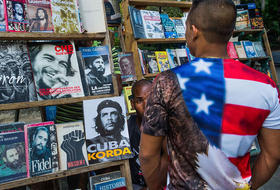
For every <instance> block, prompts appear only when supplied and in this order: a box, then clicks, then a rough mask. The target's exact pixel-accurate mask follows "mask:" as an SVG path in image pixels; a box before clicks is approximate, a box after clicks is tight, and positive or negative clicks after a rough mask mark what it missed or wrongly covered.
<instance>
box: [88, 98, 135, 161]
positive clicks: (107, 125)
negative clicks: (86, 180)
mask: <svg viewBox="0 0 280 190" xmlns="http://www.w3.org/2000/svg"><path fill="white" fill-rule="evenodd" d="M83 109H84V123H85V131H86V145H87V154H88V161H89V164H95V163H101V162H108V161H115V160H122V159H128V158H131V157H132V152H131V149H130V141H129V135H128V127H127V123H126V120H127V118H126V108H125V102H124V97H123V96H118V97H110V98H102V99H92V100H84V101H83Z"/></svg>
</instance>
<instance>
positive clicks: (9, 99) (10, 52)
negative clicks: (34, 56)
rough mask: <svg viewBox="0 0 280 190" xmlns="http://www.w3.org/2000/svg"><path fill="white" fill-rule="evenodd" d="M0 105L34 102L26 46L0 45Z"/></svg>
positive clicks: (13, 43)
mask: <svg viewBox="0 0 280 190" xmlns="http://www.w3.org/2000/svg"><path fill="white" fill-rule="evenodd" d="M0 52H1V56H0V62H1V66H0V103H14V102H31V101H35V100H36V99H37V98H36V94H35V87H34V81H33V78H32V70H31V66H30V59H29V57H28V51H27V46H26V44H25V43H21V42H1V43H0Z"/></svg>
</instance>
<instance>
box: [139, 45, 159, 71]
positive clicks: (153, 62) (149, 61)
mask: <svg viewBox="0 0 280 190" xmlns="http://www.w3.org/2000/svg"><path fill="white" fill-rule="evenodd" d="M143 54H144V57H145V60H146V65H147V67H148V72H149V73H158V72H159V69H158V65H157V59H156V55H155V52H154V51H150V50H147V51H144V52H143Z"/></svg>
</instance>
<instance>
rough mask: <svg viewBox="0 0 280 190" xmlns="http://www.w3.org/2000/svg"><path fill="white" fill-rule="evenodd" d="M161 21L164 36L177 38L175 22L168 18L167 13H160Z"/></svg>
mask: <svg viewBox="0 0 280 190" xmlns="http://www.w3.org/2000/svg"><path fill="white" fill-rule="evenodd" d="M160 19H161V23H162V26H163V31H164V36H165V38H178V35H177V32H176V29H175V24H174V22H173V21H172V20H171V19H170V18H169V16H168V14H160Z"/></svg>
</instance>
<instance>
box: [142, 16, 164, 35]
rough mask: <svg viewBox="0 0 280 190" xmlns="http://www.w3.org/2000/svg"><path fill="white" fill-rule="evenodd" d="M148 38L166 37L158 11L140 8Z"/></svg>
mask: <svg viewBox="0 0 280 190" xmlns="http://www.w3.org/2000/svg"><path fill="white" fill-rule="evenodd" d="M140 13H141V17H142V20H143V25H144V32H145V36H146V38H164V32H163V28H162V24H161V20H160V14H159V12H158V11H148V10H140Z"/></svg>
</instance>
